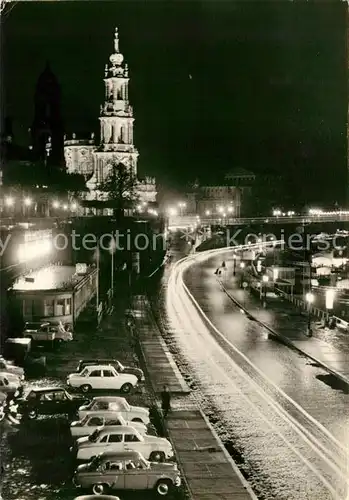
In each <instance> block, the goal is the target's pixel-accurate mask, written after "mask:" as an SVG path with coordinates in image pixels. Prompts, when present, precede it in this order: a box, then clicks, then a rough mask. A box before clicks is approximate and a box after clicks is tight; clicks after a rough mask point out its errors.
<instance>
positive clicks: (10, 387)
mask: <svg viewBox="0 0 349 500" xmlns="http://www.w3.org/2000/svg"><path fill="white" fill-rule="evenodd" d="M20 386H21V381H20V380H19V379H18V378H16V379H12V380H11V381H10V380H9V378H8V376H7V375H6V374H0V392H3V393H5V394H14V393H15V392H16V391H17V389H18V388H19V387H20Z"/></svg>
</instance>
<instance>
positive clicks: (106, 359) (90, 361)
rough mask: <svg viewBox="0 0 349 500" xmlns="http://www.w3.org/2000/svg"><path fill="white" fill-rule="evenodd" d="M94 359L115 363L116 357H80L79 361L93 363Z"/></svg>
mask: <svg viewBox="0 0 349 500" xmlns="http://www.w3.org/2000/svg"><path fill="white" fill-rule="evenodd" d="M96 361H109V362H110V363H115V361H116V359H110V358H93V359H92V358H91V359H80V361H79V363H80V364H83V363H95V362H96Z"/></svg>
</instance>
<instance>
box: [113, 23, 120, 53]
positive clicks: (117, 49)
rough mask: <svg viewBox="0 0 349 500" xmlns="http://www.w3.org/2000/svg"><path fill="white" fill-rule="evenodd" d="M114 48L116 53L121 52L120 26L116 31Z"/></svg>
mask: <svg viewBox="0 0 349 500" xmlns="http://www.w3.org/2000/svg"><path fill="white" fill-rule="evenodd" d="M114 50H115V52H116V53H118V52H119V31H118V28H115V33H114Z"/></svg>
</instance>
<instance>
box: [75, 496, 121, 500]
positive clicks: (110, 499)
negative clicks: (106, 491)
mask: <svg viewBox="0 0 349 500" xmlns="http://www.w3.org/2000/svg"><path fill="white" fill-rule="evenodd" d="M95 498H96V496H95V495H81V496H78V497H75V498H74V500H95ZM99 498H100V500H120V498H119V497H115V496H114V495H99Z"/></svg>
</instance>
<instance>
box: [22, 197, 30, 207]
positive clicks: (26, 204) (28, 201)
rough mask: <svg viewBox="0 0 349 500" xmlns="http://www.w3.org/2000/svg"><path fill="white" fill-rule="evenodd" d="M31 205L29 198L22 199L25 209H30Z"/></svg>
mask: <svg viewBox="0 0 349 500" xmlns="http://www.w3.org/2000/svg"><path fill="white" fill-rule="evenodd" d="M31 204H32V200H31V199H30V198H28V197H27V198H24V205H25V206H26V207H30V205H31Z"/></svg>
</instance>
